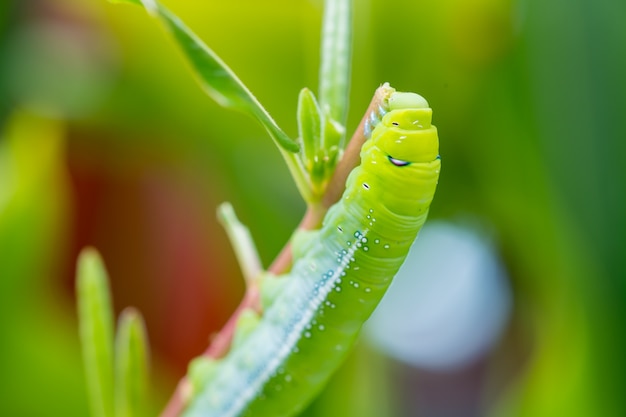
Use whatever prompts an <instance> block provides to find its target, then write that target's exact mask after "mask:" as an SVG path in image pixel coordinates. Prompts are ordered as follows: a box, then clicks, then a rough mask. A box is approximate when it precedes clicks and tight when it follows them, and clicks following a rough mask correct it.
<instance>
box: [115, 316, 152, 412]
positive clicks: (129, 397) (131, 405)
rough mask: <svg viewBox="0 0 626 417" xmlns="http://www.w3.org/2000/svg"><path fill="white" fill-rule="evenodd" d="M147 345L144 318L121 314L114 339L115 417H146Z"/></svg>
mask: <svg viewBox="0 0 626 417" xmlns="http://www.w3.org/2000/svg"><path fill="white" fill-rule="evenodd" d="M147 369H148V343H147V336H146V329H145V325H144V321H143V318H142V317H141V314H140V313H139V312H138V311H137V310H135V309H134V308H126V309H125V310H124V311H122V314H121V315H120V319H119V325H118V329H117V336H116V339H115V417H138V416H142V415H144V412H145V410H144V399H145V394H146V386H147V377H148V370H147Z"/></svg>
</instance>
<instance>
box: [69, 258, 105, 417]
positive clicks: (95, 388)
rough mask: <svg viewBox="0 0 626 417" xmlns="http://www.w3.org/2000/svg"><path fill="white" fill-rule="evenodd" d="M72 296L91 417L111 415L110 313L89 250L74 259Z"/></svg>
mask: <svg viewBox="0 0 626 417" xmlns="http://www.w3.org/2000/svg"><path fill="white" fill-rule="evenodd" d="M76 294H77V297H78V321H79V331H80V338H81V344H82V349H83V360H84V363H85V374H86V377H87V389H88V393H89V400H90V404H91V413H92V416H93V417H112V416H113V401H114V400H113V314H112V307H111V297H110V294H109V284H108V277H107V273H106V270H105V269H104V265H103V263H102V259H101V258H100V255H99V254H98V253H97V252H96V251H95V250H94V249H91V248H87V249H84V250H83V251H82V252H81V254H80V255H79V257H78V266H77V280H76Z"/></svg>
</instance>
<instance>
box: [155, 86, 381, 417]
mask: <svg viewBox="0 0 626 417" xmlns="http://www.w3.org/2000/svg"><path fill="white" fill-rule="evenodd" d="M388 91H389V90H387V89H386V87H385V86H383V87H379V88H378V89H377V90H376V92H375V93H374V97H373V98H372V101H371V102H370V104H369V107H368V108H367V111H366V112H365V115H364V116H363V119H361V123H359V126H358V127H357V129H356V131H355V132H354V135H353V136H352V138H351V139H350V142H349V143H348V146H347V147H346V150H345V152H344V155H343V157H342V158H341V160H340V161H339V163H338V164H337V167H336V169H335V172H334V174H333V177H332V179H331V181H330V182H329V184H328V187H327V189H326V192H325V193H324V196H323V197H322V202H321V204H319V205H315V206H309V207H308V208H307V211H306V213H305V214H304V217H303V218H302V221H301V222H300V224H299V225H298V228H297V230H315V229H317V228H319V227H320V225H321V223H322V219H323V218H324V216H325V215H326V212H327V211H328V209H329V208H330V207H331V206H332V205H333V204H335V203H336V202H337V201H339V198H340V197H341V194H343V191H344V189H345V184H346V179H347V178H348V174H350V172H351V171H352V170H353V169H354V168H355V167H356V166H357V165H359V163H360V160H361V157H360V153H361V147H362V146H363V143H364V142H365V141H366V139H367V138H366V137H365V122H366V121H367V118H368V117H369V115H370V113H371V112H372V111H374V110H377V109H378V108H379V106H380V105H381V104H382V103H383V100H384V99H385V97H386V96H387V94H388ZM291 264H292V253H291V244H290V243H289V242H287V244H286V245H285V246H284V247H283V249H282V250H281V251H280V253H279V254H278V256H277V257H276V259H274V262H273V263H272V265H271V266H270V267H269V268H268V272H270V273H272V274H274V275H281V274H284V273H286V272H288V271H289V270H290V269H291ZM247 308H253V309H254V310H255V311H258V312H261V302H260V293H259V288H258V286H257V285H251V286H249V287H248V288H247V289H246V293H245V294H244V297H243V299H242V300H241V303H240V304H239V306H238V307H237V309H236V310H235V312H234V313H233V315H232V316H231V317H230V318H229V319H228V321H227V322H226V324H225V325H224V327H222V329H221V330H220V332H219V333H218V334H217V335H216V336H215V337H214V338H213V340H212V341H211V344H210V345H209V347H208V348H207V349H206V350H205V351H204V353H203V355H204V356H206V357H208V358H213V359H218V358H221V357H223V356H225V355H226V353H228V350H229V349H230V344H231V342H232V339H233V335H234V333H235V326H236V324H237V319H238V318H239V315H240V314H241V312H242V311H243V310H245V309H247ZM188 392H189V383H188V382H187V378H186V377H183V378H182V379H181V380H180V382H179V383H178V385H177V386H176V390H175V391H174V394H173V395H172V398H171V399H170V401H169V402H168V404H167V406H166V407H165V410H163V412H162V413H161V417H178V416H179V415H180V414H181V413H182V411H183V409H184V408H185V405H186V402H187V400H188V399H189V398H188V395H187V393H188Z"/></svg>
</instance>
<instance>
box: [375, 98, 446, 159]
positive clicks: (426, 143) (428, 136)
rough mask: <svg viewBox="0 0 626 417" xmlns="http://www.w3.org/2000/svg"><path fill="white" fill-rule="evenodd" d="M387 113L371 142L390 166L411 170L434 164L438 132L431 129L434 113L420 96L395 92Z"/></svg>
mask: <svg viewBox="0 0 626 417" xmlns="http://www.w3.org/2000/svg"><path fill="white" fill-rule="evenodd" d="M388 109H389V110H388V112H387V113H386V114H385V115H384V116H383V119H382V121H381V125H380V126H378V128H377V129H375V130H374V132H373V134H372V142H374V143H375V144H376V146H377V147H378V148H379V149H380V150H381V151H383V152H384V153H385V154H386V155H387V157H388V160H389V163H391V164H393V165H395V166H398V167H403V166H408V165H410V164H411V163H420V162H431V161H433V160H435V159H436V158H437V155H438V154H439V144H438V139H437V129H436V128H435V127H434V126H433V125H431V119H432V109H431V108H430V107H429V106H428V102H427V101H426V99H424V98H423V97H422V96H420V95H419V94H415V93H400V92H394V93H392V94H391V96H390V98H389V100H388Z"/></svg>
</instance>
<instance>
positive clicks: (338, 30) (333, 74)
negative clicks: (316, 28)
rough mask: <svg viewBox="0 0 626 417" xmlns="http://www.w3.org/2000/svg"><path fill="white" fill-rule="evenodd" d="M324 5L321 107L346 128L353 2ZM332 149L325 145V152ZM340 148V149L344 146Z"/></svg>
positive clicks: (339, 0) (329, 0) (337, 0)
mask: <svg viewBox="0 0 626 417" xmlns="http://www.w3.org/2000/svg"><path fill="white" fill-rule="evenodd" d="M324 4H325V5H324V26H323V29H322V50H321V55H322V56H321V65H320V75H319V77H320V81H319V82H320V91H319V99H320V107H321V108H322V112H323V113H324V114H325V115H326V116H328V117H330V118H331V119H332V120H334V121H336V122H338V123H339V124H340V125H341V126H345V124H346V117H347V114H348V93H349V90H350V62H351V58H352V52H351V49H352V1H351V0H326V1H325V2H324ZM342 136H343V135H342ZM333 145H334V144H324V146H325V147H327V148H329V147H330V146H333ZM340 145H341V147H343V143H341V144H340Z"/></svg>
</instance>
